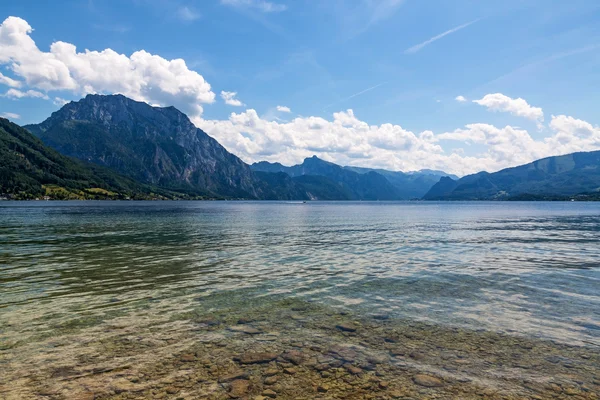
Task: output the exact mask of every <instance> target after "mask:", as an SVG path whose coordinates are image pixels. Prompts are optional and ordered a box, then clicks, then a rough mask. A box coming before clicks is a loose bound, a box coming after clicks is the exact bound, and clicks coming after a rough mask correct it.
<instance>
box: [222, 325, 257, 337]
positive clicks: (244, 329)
mask: <svg viewBox="0 0 600 400" xmlns="http://www.w3.org/2000/svg"><path fill="white" fill-rule="evenodd" d="M229 330H230V331H232V332H241V333H246V334H248V335H258V334H260V333H262V331H261V330H259V329H256V328H255V327H253V326H248V325H233V326H230V327H229Z"/></svg>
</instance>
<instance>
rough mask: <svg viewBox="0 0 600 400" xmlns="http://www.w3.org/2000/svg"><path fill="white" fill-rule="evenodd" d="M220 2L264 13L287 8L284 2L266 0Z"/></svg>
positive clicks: (229, 0)
mask: <svg viewBox="0 0 600 400" xmlns="http://www.w3.org/2000/svg"><path fill="white" fill-rule="evenodd" d="M221 4H224V5H226V6H231V7H236V8H250V9H255V10H258V11H260V12H264V13H276V12H281V11H285V10H287V6H286V5H285V4H278V3H273V2H270V1H267V0H221Z"/></svg>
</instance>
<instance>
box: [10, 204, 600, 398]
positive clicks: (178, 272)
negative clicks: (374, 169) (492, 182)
mask: <svg viewBox="0 0 600 400" xmlns="http://www.w3.org/2000/svg"><path fill="white" fill-rule="evenodd" d="M0 221H1V224H0V271H1V276H0V293H1V296H0V320H1V321H2V323H1V324H0V350H1V351H2V353H3V354H2V358H0V369H4V368H6V367H11V368H17V367H18V368H21V369H23V368H24V369H27V365H33V364H34V363H35V362H37V361H36V360H38V361H39V360H40V358H39V357H40V356H39V351H40V349H47V347H48V340H49V339H48V338H52V339H51V340H56V341H60V339H61V337H62V335H68V338H69V342H70V343H69V346H70V347H69V350H68V351H66V350H65V353H64V354H62V353H61V350H60V349H59V350H56V349H54V350H52V354H53V357H54V359H55V360H56V357H59V358H60V356H61V355H64V356H65V357H67V358H68V357H70V356H72V355H73V353H74V352H75V353H76V352H77V351H78V349H79V350H81V348H79V347H78V346H84V343H86V341H89V340H91V339H90V335H92V336H94V337H95V339H102V338H103V337H107V338H108V337H110V336H111V335H113V334H114V332H112V331H111V329H109V328H110V327H111V326H113V325H119V324H120V325H121V326H125V325H127V326H128V328H131V327H135V329H137V334H138V336H140V337H150V336H151V334H150V330H147V329H150V328H149V327H152V326H153V324H154V323H156V324H158V323H159V322H160V323H164V322H165V321H169V320H170V321H183V320H185V318H182V317H181V314H183V313H185V312H193V313H195V315H203V316H206V315H211V313H217V314H218V313H219V312H220V311H223V310H227V311H226V312H227V313H229V314H231V315H233V314H236V313H237V314H239V316H243V314H244V313H245V311H246V309H245V307H266V309H268V307H269V306H270V304H271V303H272V304H273V310H275V309H276V308H277V307H279V306H278V304H280V302H281V301H291V302H298V303H301V302H304V303H307V304H310V305H312V306H315V307H317V306H318V307H322V308H321V309H322V310H329V311H327V313H330V312H331V313H337V312H340V311H341V312H342V315H345V314H346V313H351V314H352V315H353V316H354V317H355V318H357V319H360V318H367V317H369V316H373V315H386V318H389V321H398V322H399V323H400V322H401V321H421V322H425V323H427V324H431V325H436V326H443V327H447V328H448V329H455V328H461V329H467V330H475V331H490V332H495V333H502V334H508V335H509V336H511V335H512V336H517V337H522V338H526V339H527V340H530V339H532V340H547V339H549V340H552V341H555V342H556V343H559V344H560V343H563V344H568V345H575V346H583V347H584V348H589V349H590V351H597V350H598V347H597V346H600V290H599V288H600V265H599V262H600V246H599V245H598V244H599V243H600V208H599V207H598V204H596V203H511V202H502V203H491V202H486V203H477V202H469V203H458V202H457V203H384V202H373V203H371V202H362V203H349V202H344V203H335V202H310V203H308V204H302V203H297V202H290V203H286V202H35V203H34V202H23V203H21V202H5V203H0ZM294 304H295V303H294ZM268 314H269V313H266V314H265V315H263V316H262V317H263V318H265V319H266V320H267V321H268V320H269V318H270V317H269V315H268ZM273 315H276V311H273ZM236 318H237V315H236ZM305 318H308V319H310V318H311V317H310V315H308V316H305ZM124 321H126V323H125V322H124ZM177 323H179V322H177ZM390 323H391V322H390ZM107 327H108V328H107ZM182 329H183V328H182ZM303 334H306V335H307V337H308V336H310V333H309V332H308V331H306V332H304V333H303ZM66 337H67V336H65V338H66ZM74 338H75V339H74ZM81 338H85V339H81ZM79 339H81V343H78V342H77V340H79ZM44 351H45V350H44ZM145 357H146V361H148V359H149V358H151V357H152V355H151V354H146V355H145ZM59 364H60V363H59ZM5 370H6V369H5ZM2 383H3V382H1V381H0V384H2ZM4 383H6V382H4ZM25 386H26V385H25ZM0 393H1V391H0Z"/></svg>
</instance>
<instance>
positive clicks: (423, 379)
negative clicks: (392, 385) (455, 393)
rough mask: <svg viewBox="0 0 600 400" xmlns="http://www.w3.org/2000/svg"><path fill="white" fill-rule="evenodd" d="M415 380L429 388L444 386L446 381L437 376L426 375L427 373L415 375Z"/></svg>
mask: <svg viewBox="0 0 600 400" xmlns="http://www.w3.org/2000/svg"><path fill="white" fill-rule="evenodd" d="M413 382H414V383H416V384H417V385H420V386H425V387H428V388H434V387H442V386H444V382H443V381H442V380H441V379H439V378H436V377H435V376H431V375H426V374H417V375H415V376H414V377H413Z"/></svg>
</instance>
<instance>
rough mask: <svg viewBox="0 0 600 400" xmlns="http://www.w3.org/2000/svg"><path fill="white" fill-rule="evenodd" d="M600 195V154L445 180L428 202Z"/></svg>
mask: <svg viewBox="0 0 600 400" xmlns="http://www.w3.org/2000/svg"><path fill="white" fill-rule="evenodd" d="M597 192H600V150H599V151H590V152H577V153H570V154H564V155H560V156H552V157H546V158H542V159H539V160H535V161H533V162H531V163H528V164H523V165H519V166H516V167H511V168H505V169H503V170H500V171H498V172H493V173H489V172H479V173H476V174H472V175H467V176H464V177H462V178H460V179H458V180H454V179H451V178H449V177H443V178H441V179H440V181H439V182H438V183H437V184H435V185H434V186H433V187H432V188H431V189H430V190H429V192H427V194H426V195H425V196H423V199H425V200H508V199H511V198H515V197H520V198H527V197H531V198H532V199H533V198H560V197H561V196H562V197H568V196H574V195H579V194H584V193H592V194H593V193H597Z"/></svg>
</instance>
